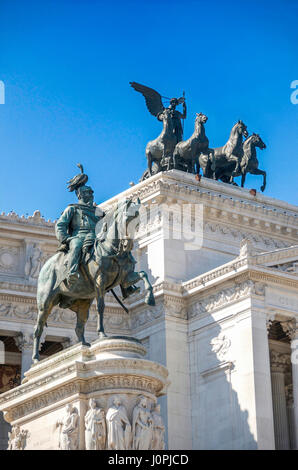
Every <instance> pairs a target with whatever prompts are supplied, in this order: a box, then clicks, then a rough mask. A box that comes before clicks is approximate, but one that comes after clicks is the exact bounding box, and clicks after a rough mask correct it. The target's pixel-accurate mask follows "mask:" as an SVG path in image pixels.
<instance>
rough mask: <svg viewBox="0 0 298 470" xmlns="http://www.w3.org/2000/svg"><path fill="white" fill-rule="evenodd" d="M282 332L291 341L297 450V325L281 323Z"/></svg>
mask: <svg viewBox="0 0 298 470" xmlns="http://www.w3.org/2000/svg"><path fill="white" fill-rule="evenodd" d="M281 325H282V328H283V330H284V332H285V333H286V334H287V336H288V337H289V339H290V341H291V349H292V354H291V365H292V382H293V414H294V430H293V433H294V442H295V445H294V449H296V450H297V449H298V325H297V324H296V321H295V320H294V319H292V320H289V321H287V322H283V323H281Z"/></svg>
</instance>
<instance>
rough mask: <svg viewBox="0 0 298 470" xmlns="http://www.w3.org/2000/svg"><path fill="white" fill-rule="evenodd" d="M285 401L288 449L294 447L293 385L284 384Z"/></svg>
mask: <svg viewBox="0 0 298 470" xmlns="http://www.w3.org/2000/svg"><path fill="white" fill-rule="evenodd" d="M286 401H287V414H288V423H289V439H290V449H291V450H293V449H295V415H294V400H293V385H292V384H290V385H287V386H286Z"/></svg>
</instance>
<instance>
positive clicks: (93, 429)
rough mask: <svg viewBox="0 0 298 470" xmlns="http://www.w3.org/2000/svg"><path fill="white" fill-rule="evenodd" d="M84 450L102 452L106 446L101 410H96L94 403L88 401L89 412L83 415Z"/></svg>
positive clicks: (104, 422) (103, 414)
mask: <svg viewBox="0 0 298 470" xmlns="http://www.w3.org/2000/svg"><path fill="white" fill-rule="evenodd" d="M85 445H86V450H103V449H105V445H106V421H105V413H104V410H103V409H102V408H97V405H96V401H95V400H94V399H93V398H91V399H90V400H89V410H88V411H87V413H86V415H85Z"/></svg>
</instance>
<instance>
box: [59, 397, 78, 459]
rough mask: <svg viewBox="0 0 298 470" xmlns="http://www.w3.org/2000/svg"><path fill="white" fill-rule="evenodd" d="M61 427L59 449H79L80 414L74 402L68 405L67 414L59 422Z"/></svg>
mask: <svg viewBox="0 0 298 470" xmlns="http://www.w3.org/2000/svg"><path fill="white" fill-rule="evenodd" d="M57 426H59V428H60V433H59V449H60V450H77V449H78V447H79V415H78V410H77V408H76V407H74V406H72V404H70V403H69V404H68V405H67V406H66V414H65V416H64V417H63V418H62V420H61V421H58V422H57Z"/></svg>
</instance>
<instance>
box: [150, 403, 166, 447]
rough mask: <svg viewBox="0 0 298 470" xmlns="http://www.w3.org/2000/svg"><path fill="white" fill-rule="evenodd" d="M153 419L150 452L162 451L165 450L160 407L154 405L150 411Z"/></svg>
mask: <svg viewBox="0 0 298 470" xmlns="http://www.w3.org/2000/svg"><path fill="white" fill-rule="evenodd" d="M152 419H153V439H152V450H164V448H165V441H164V435H165V425H164V422H163V420H162V417H161V416H160V405H155V406H154V408H153V410H152Z"/></svg>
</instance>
